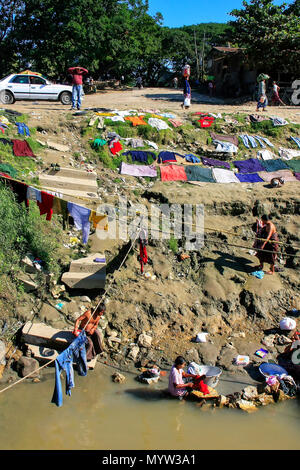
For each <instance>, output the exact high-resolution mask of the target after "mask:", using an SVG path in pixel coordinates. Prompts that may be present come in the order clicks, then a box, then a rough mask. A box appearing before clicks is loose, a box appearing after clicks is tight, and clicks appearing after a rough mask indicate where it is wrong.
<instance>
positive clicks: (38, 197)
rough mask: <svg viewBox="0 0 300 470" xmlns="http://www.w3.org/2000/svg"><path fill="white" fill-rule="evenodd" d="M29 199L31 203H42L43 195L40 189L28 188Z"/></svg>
mask: <svg viewBox="0 0 300 470" xmlns="http://www.w3.org/2000/svg"><path fill="white" fill-rule="evenodd" d="M27 199H29V200H31V201H37V202H42V193H41V191H40V190H39V189H36V188H33V187H32V186H28V188H27Z"/></svg>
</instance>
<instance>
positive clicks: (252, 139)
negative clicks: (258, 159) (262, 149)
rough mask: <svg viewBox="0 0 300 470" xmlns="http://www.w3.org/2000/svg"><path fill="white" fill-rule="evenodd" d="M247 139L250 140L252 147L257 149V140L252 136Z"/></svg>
mask: <svg viewBox="0 0 300 470" xmlns="http://www.w3.org/2000/svg"><path fill="white" fill-rule="evenodd" d="M247 137H248V139H249V142H250V144H251V145H252V148H256V147H257V143H256V140H255V139H254V137H253V136H252V135H247Z"/></svg>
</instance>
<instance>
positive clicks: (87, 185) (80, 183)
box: [39, 174, 98, 193]
mask: <svg viewBox="0 0 300 470" xmlns="http://www.w3.org/2000/svg"><path fill="white" fill-rule="evenodd" d="M39 181H40V184H41V185H42V186H43V187H45V188H46V187H55V188H57V189H74V190H76V189H79V191H86V192H94V193H97V191H98V185H97V182H96V180H92V179H89V178H87V179H84V178H73V177H68V176H60V175H53V176H52V175H47V174H41V175H40V176H39Z"/></svg>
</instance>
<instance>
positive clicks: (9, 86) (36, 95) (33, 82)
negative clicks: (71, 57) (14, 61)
mask: <svg viewBox="0 0 300 470" xmlns="http://www.w3.org/2000/svg"><path fill="white" fill-rule="evenodd" d="M16 100H51V101H52V100H53V101H61V103H62V104H67V105H68V104H71V102H72V86H70V85H59V84H56V83H51V82H50V81H49V80H47V79H45V78H43V77H39V76H38V75H27V74H21V73H19V74H11V75H8V77H5V78H3V79H2V80H0V101H1V103H3V104H13V103H14V102H15V101H16Z"/></svg>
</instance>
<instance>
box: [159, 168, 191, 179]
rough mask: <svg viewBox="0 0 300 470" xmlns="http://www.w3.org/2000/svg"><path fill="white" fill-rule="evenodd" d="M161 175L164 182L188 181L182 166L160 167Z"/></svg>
mask: <svg viewBox="0 0 300 470" xmlns="http://www.w3.org/2000/svg"><path fill="white" fill-rule="evenodd" d="M160 175H161V180H162V181H187V176H186V173H185V169H184V166H180V165H166V166H160Z"/></svg>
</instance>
